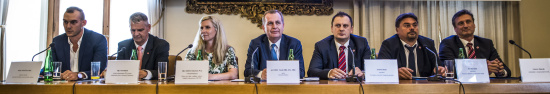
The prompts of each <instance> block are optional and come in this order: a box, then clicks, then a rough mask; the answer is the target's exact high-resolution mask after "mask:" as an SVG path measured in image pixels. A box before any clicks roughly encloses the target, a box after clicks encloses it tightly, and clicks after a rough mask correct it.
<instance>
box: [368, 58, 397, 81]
mask: <svg viewBox="0 0 550 94" xmlns="http://www.w3.org/2000/svg"><path fill="white" fill-rule="evenodd" d="M397 68H398V67H397V60H395V59H365V66H364V69H365V83H371V82H392V83H393V82H396V83H398V82H399V74H398V71H397Z"/></svg>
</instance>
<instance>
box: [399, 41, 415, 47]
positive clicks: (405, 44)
mask: <svg viewBox="0 0 550 94" xmlns="http://www.w3.org/2000/svg"><path fill="white" fill-rule="evenodd" d="M399 40H401V39H399ZM401 43H403V46H405V47H413V46H415V45H418V41H416V42H414V45H409V44H407V43H406V42H405V41H403V40H401Z"/></svg>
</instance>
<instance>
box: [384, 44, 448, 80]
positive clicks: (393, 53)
mask: <svg viewBox="0 0 550 94" xmlns="http://www.w3.org/2000/svg"><path fill="white" fill-rule="evenodd" d="M416 41H417V42H418V44H417V45H418V46H417V47H419V48H416V56H417V61H416V62H417V67H418V71H415V72H419V74H420V75H417V76H420V77H428V76H431V75H433V74H434V72H433V70H434V68H435V62H436V61H437V60H436V56H435V55H433V53H431V52H430V51H428V50H427V49H426V47H428V48H430V49H431V50H432V51H434V53H436V54H437V52H436V50H435V46H434V40H432V39H430V38H427V37H424V36H421V35H418V39H417V40H416ZM403 45H404V44H403V43H401V40H400V39H399V36H398V35H397V34H395V35H393V36H392V37H390V38H388V39H386V40H384V41H383V42H382V46H381V47H380V52H379V53H378V59H397V66H398V67H399V68H400V67H406V66H407V59H406V58H407V57H406V55H405V54H408V53H405V48H404V47H403ZM438 64H439V66H443V64H442V63H441V62H439V63H438Z"/></svg>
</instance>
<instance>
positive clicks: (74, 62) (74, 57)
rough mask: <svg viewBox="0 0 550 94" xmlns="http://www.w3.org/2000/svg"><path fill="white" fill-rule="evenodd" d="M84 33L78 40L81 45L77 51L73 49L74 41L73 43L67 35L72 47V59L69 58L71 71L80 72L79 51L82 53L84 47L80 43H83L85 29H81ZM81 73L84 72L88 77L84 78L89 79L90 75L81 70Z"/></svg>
mask: <svg viewBox="0 0 550 94" xmlns="http://www.w3.org/2000/svg"><path fill="white" fill-rule="evenodd" d="M80 32H81V33H82V36H80V39H78V42H77V45H78V46H79V47H78V48H77V49H76V51H73V43H71V38H69V37H67V41H68V42H69V47H70V49H69V50H70V53H69V55H70V60H69V63H70V64H71V66H70V67H71V71H72V72H79V70H78V57H79V53H80V47H82V46H81V45H80V44H81V43H82V37H84V31H80ZM79 74H84V75H85V76H84V77H86V78H83V79H87V78H88V76H87V75H86V73H84V72H79ZM80 77H82V76H79V78H80Z"/></svg>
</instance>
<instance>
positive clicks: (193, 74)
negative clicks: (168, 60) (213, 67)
mask: <svg viewBox="0 0 550 94" xmlns="http://www.w3.org/2000/svg"><path fill="white" fill-rule="evenodd" d="M208 63H209V62H208V61H206V60H202V61H194V60H192V61H177V62H176V78H175V79H176V82H175V83H176V84H190V83H200V84H206V83H208V69H209V66H208Z"/></svg>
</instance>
